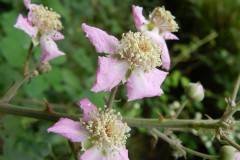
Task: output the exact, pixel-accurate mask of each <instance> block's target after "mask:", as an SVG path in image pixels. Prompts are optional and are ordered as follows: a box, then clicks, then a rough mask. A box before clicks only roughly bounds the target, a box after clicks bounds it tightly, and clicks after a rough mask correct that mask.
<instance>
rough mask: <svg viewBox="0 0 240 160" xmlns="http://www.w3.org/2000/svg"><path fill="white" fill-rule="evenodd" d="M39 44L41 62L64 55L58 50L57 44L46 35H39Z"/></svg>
mask: <svg viewBox="0 0 240 160" xmlns="http://www.w3.org/2000/svg"><path fill="white" fill-rule="evenodd" d="M40 46H41V49H42V58H41V61H42V62H47V61H49V60H52V59H54V58H56V57H59V56H62V55H64V53H63V52H61V51H59V49H58V47H57V44H56V43H55V42H54V41H53V40H52V39H51V37H50V36H48V35H42V36H41V38H40Z"/></svg>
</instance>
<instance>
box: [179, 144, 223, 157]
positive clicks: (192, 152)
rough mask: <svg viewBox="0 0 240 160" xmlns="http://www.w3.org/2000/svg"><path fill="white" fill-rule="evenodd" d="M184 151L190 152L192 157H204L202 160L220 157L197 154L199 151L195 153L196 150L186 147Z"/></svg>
mask: <svg viewBox="0 0 240 160" xmlns="http://www.w3.org/2000/svg"><path fill="white" fill-rule="evenodd" d="M182 149H183V150H185V151H186V152H188V153H190V154H192V155H195V156H198V157H202V158H206V159H218V156H213V155H208V154H205V153H201V152H197V151H194V150H192V149H190V148H187V147H184V146H182Z"/></svg>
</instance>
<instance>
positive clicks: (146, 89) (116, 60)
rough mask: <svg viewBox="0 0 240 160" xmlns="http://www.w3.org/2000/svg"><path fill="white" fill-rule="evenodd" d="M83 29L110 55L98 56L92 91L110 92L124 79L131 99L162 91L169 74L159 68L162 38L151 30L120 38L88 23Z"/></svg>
mask: <svg viewBox="0 0 240 160" xmlns="http://www.w3.org/2000/svg"><path fill="white" fill-rule="evenodd" d="M82 29H83V31H84V32H85V33H86V37H87V38H88V39H89V40H90V42H91V43H92V44H93V45H94V46H95V49H96V51H97V52H99V53H107V54H109V55H108V56H107V57H99V58H98V69H97V78H96V81H95V83H94V85H93V87H92V89H91V90H92V91H94V92H99V91H111V89H112V88H113V87H115V86H117V85H118V84H119V83H121V81H122V82H123V83H124V82H127V96H128V101H131V100H135V99H141V98H144V97H153V96H159V95H161V94H162V93H163V91H162V89H161V88H160V85H161V84H162V82H163V80H164V79H165V77H166V76H167V74H168V73H167V72H163V71H160V70H158V69H157V68H156V67H160V66H161V65H162V61H161V59H160V57H161V54H162V50H161V46H162V41H159V40H158V39H156V38H155V37H154V35H153V34H152V33H151V32H136V33H133V32H128V33H126V34H123V36H122V39H121V40H120V41H119V40H118V39H117V38H115V37H114V36H111V35H108V34H107V33H106V32H105V31H103V30H101V29H98V28H95V27H91V26H88V25H86V24H82Z"/></svg>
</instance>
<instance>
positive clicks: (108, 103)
mask: <svg viewBox="0 0 240 160" xmlns="http://www.w3.org/2000/svg"><path fill="white" fill-rule="evenodd" d="M117 89H118V86H116V87H114V88H113V89H112V90H111V94H110V97H109V100H108V102H107V107H108V108H111V107H112V104H113V102H114V99H115V96H116V93H117Z"/></svg>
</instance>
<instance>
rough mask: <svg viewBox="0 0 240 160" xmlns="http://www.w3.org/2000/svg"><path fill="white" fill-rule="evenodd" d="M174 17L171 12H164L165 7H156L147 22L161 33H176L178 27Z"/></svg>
mask: <svg viewBox="0 0 240 160" xmlns="http://www.w3.org/2000/svg"><path fill="white" fill-rule="evenodd" d="M174 19H175V17H174V16H173V15H172V14H171V12H169V11H167V10H165V7H156V8H155V9H154V10H153V11H152V13H151V14H150V15H149V20H150V22H151V23H152V24H154V25H155V26H156V27H158V28H159V29H160V31H161V32H163V31H169V32H177V31H178V29H179V27H178V24H177V23H176V21H175V20H174Z"/></svg>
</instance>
